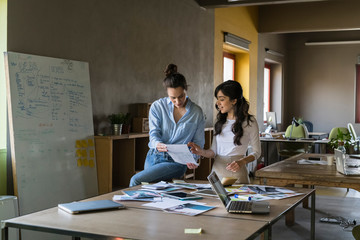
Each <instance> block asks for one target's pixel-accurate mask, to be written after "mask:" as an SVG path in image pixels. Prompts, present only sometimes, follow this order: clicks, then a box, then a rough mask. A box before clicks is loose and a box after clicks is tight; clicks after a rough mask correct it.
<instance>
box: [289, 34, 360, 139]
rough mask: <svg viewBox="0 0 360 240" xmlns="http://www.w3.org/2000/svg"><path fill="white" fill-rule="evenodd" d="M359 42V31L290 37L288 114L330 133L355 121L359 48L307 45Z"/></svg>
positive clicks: (359, 129)
mask: <svg viewBox="0 0 360 240" xmlns="http://www.w3.org/2000/svg"><path fill="white" fill-rule="evenodd" d="M354 39H358V40H360V33H359V32H358V31H352V32H345V31H343V32H329V33H307V34H305V33H304V34H290V35H289V42H288V45H289V48H288V55H289V59H288V61H287V63H288V65H287V66H288V71H287V73H288V74H287V81H286V86H285V112H286V113H287V114H286V116H287V120H286V121H287V122H290V121H291V117H292V116H295V117H302V118H303V119H304V120H309V121H311V122H313V124H314V131H321V132H322V131H324V132H330V130H331V129H332V128H333V127H346V125H347V123H353V125H354V127H355V131H356V132H360V125H359V124H354V121H355V105H354V103H355V64H356V63H357V57H358V56H359V55H360V45H359V44H357V45H331V46H305V45H304V43H305V42H307V41H337V40H354Z"/></svg>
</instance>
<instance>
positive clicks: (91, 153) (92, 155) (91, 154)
mask: <svg viewBox="0 0 360 240" xmlns="http://www.w3.org/2000/svg"><path fill="white" fill-rule="evenodd" d="M89 157H91V158H93V157H95V152H94V149H90V151H89Z"/></svg>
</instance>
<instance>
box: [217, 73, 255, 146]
mask: <svg viewBox="0 0 360 240" xmlns="http://www.w3.org/2000/svg"><path fill="white" fill-rule="evenodd" d="M220 90H221V92H222V93H223V94H224V95H225V96H227V97H229V98H230V100H234V99H236V100H237V101H236V104H235V105H234V115H235V123H234V124H233V126H232V128H231V131H232V132H233V133H234V134H235V136H234V144H235V145H241V142H240V139H241V137H242V136H243V135H244V129H243V127H242V124H243V122H244V121H246V122H247V125H249V124H250V122H253V121H254V120H253V119H252V118H253V115H251V114H249V102H248V101H246V99H245V98H244V97H243V90H242V87H241V85H240V83H238V82H236V81H233V80H228V81H226V82H223V83H221V84H220V85H219V86H217V87H216V89H215V97H216V98H217V94H218V92H219V91H220ZM215 107H216V109H217V110H218V114H217V119H216V123H215V135H218V134H220V133H221V131H222V127H223V125H224V124H225V122H226V118H227V115H228V114H227V113H221V111H219V109H218V106H217V105H216V104H215Z"/></svg>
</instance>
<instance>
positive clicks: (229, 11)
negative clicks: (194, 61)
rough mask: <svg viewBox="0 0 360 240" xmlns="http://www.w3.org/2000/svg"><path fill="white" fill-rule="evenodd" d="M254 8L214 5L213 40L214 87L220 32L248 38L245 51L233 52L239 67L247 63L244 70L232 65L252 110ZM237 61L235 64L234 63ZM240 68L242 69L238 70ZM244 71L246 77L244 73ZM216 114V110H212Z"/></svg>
mask: <svg viewBox="0 0 360 240" xmlns="http://www.w3.org/2000/svg"><path fill="white" fill-rule="evenodd" d="M257 26H258V8H257V7H232V8H217V9H215V41H214V44H215V46H214V88H216V86H218V85H219V84H220V83H221V82H222V81H223V79H222V52H223V47H224V46H223V38H224V35H223V33H224V32H229V33H231V34H234V35H236V36H239V37H241V38H244V39H246V40H249V41H251V44H250V45H249V52H248V53H249V54H242V53H240V54H236V55H237V60H240V62H241V63H242V64H241V65H242V67H244V66H245V64H247V65H249V68H248V71H247V72H244V71H243V70H242V71H241V69H239V68H236V72H238V73H239V74H241V75H238V76H237V77H239V78H240V79H241V81H240V83H241V85H242V87H243V90H244V96H245V98H247V99H248V100H249V102H250V111H251V113H252V114H256V104H257V56H258V31H257ZM238 65H239V64H238ZM241 72H242V73H241ZM247 75H248V77H247ZM215 114H216V112H215Z"/></svg>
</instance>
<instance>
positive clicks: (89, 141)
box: [88, 139, 94, 147]
mask: <svg viewBox="0 0 360 240" xmlns="http://www.w3.org/2000/svg"><path fill="white" fill-rule="evenodd" d="M88 146H89V147H93V146H94V140H92V139H89V140H88Z"/></svg>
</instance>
